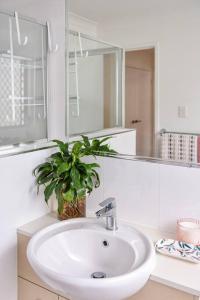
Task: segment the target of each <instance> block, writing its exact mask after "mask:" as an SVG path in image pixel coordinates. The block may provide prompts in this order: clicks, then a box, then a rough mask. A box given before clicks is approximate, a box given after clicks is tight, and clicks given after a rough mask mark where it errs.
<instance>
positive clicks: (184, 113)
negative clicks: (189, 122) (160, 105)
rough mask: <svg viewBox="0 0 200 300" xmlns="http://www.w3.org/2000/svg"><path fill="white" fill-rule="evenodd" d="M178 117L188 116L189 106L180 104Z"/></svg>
mask: <svg viewBox="0 0 200 300" xmlns="http://www.w3.org/2000/svg"><path fill="white" fill-rule="evenodd" d="M178 117H179V118H182V119H185V118H187V117H188V108H187V106H178Z"/></svg>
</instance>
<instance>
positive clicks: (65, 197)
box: [33, 136, 116, 220]
mask: <svg viewBox="0 0 200 300" xmlns="http://www.w3.org/2000/svg"><path fill="white" fill-rule="evenodd" d="M108 139H110V137H106V138H104V139H102V140H99V139H93V140H92V141H90V140H89V139H88V137H86V136H82V140H81V141H75V142H71V143H64V142H62V141H59V140H54V141H53V142H55V143H56V144H57V146H58V149H59V151H58V152H56V153H54V154H52V155H51V156H50V157H48V158H47V161H46V162H45V163H43V164H40V165H38V166H37V167H36V168H35V169H34V171H33V174H34V175H35V177H36V184H37V186H38V189H39V187H40V186H44V188H45V189H44V196H45V201H46V203H48V201H49V199H50V197H51V195H52V194H53V193H55V195H56V199H57V202H58V217H59V219H61V220H65V219H68V218H77V217H84V216H85V210H86V195H87V194H90V193H91V192H92V190H93V189H94V188H98V187H99V185H100V179H99V175H98V172H97V171H96V169H97V168H99V167H100V166H99V164H97V163H87V162H85V161H83V158H84V157H86V156H91V155H92V156H94V157H95V156H96V155H101V156H103V155H105V154H106V153H110V154H115V153H116V152H115V151H114V150H112V149H111V148H110V146H109V145H108V144H107V143H105V142H106V141H107V140H108Z"/></svg>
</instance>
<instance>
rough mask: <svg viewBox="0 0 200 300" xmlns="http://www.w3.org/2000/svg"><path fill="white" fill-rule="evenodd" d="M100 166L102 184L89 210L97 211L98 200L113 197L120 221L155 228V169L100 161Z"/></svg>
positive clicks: (157, 166) (157, 208) (147, 166)
mask: <svg viewBox="0 0 200 300" xmlns="http://www.w3.org/2000/svg"><path fill="white" fill-rule="evenodd" d="M100 164H101V165H102V172H103V183H102V187H101V190H99V197H98V198H95V196H94V197H93V198H92V201H91V202H92V203H90V206H89V209H90V208H91V209H97V208H98V203H99V199H100V198H101V199H105V198H108V197H115V198H116V200H117V213H118V216H119V217H120V218H122V219H124V220H127V221H129V220H130V221H133V222H136V223H141V224H146V225H149V226H152V227H158V225H159V224H158V221H159V198H158V196H159V195H158V191H159V189H158V180H159V177H158V174H159V172H158V169H159V165H156V164H150V163H143V162H138V161H130V160H122V159H115V158H101V159H100Z"/></svg>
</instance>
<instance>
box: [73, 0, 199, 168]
mask: <svg viewBox="0 0 200 300" xmlns="http://www.w3.org/2000/svg"><path fill="white" fill-rule="evenodd" d="M69 21H70V22H69V26H70V27H71V28H77V31H79V32H83V33H85V34H86V33H88V34H90V35H93V36H95V39H97V40H98V39H99V40H104V41H106V42H108V43H111V44H117V45H119V47H121V48H123V49H124V59H125V62H124V65H123V70H122V73H124V75H125V76H124V77H123V88H122V90H123V98H124V101H123V105H122V110H123V111H124V115H123V120H122V124H123V125H122V126H124V127H126V128H131V129H133V131H134V132H135V133H136V138H135V144H136V153H134V151H133V154H136V155H139V156H148V157H155V158H162V159H164V160H167V161H179V162H183V163H185V162H187V163H188V162H189V163H199V162H200V123H199V112H200V39H199V30H200V29H199V28H200V2H199V1H198V0H169V1H165V2H163V1H160V0H143V1H141V0H134V1H133V0H125V1H124V0H123V1H122V0H118V1H116V0H110V1H106V0H73V1H70V18H69ZM85 69H86V68H85ZM85 72H86V71H85ZM107 83H108V81H107ZM85 85H86V82H85ZM87 87H88V88H90V83H89V82H88V84H87ZM85 88H86V86H85ZM98 88H99V85H98ZM97 91H98V89H97ZM97 93H99V92H97ZM90 129H91V130H92V125H91V128H90ZM133 138H134V135H133Z"/></svg>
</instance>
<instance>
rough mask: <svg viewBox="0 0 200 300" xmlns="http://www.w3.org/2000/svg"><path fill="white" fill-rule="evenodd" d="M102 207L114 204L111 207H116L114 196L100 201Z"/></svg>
mask: <svg viewBox="0 0 200 300" xmlns="http://www.w3.org/2000/svg"><path fill="white" fill-rule="evenodd" d="M99 205H100V206H101V207H106V206H110V205H111V206H112V207H111V208H114V207H116V200H115V198H114V197H110V198H107V199H105V200H104V201H102V202H101V203H99Z"/></svg>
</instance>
